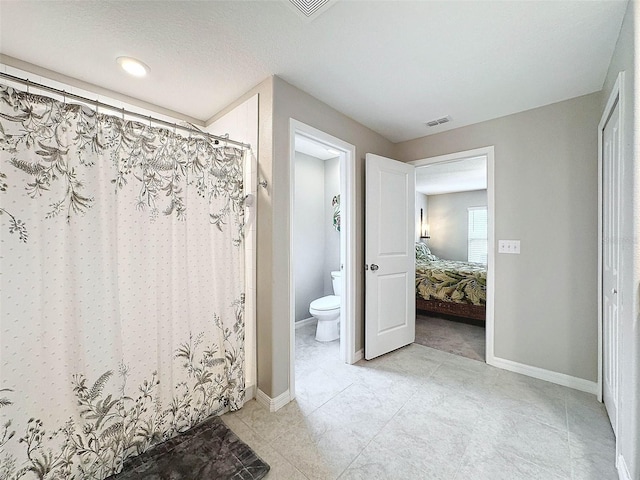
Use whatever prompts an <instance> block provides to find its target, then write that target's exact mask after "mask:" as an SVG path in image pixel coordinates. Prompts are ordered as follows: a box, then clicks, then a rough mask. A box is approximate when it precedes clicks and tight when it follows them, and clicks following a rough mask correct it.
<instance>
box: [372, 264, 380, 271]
mask: <svg viewBox="0 0 640 480" xmlns="http://www.w3.org/2000/svg"><path fill="white" fill-rule="evenodd" d="M379 268H380V267H379V266H378V265H376V264H375V263H372V264H371V271H372V272H375V271H376V270H378V269H379Z"/></svg>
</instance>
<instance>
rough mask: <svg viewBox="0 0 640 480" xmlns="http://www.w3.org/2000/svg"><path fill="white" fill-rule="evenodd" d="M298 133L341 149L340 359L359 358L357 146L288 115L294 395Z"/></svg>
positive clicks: (292, 388)
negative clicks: (357, 338)
mask: <svg viewBox="0 0 640 480" xmlns="http://www.w3.org/2000/svg"><path fill="white" fill-rule="evenodd" d="M296 135H301V136H303V137H307V138H309V139H311V140H313V141H315V142H317V143H321V144H323V145H326V146H327V147H329V148H333V149H335V150H337V151H338V152H340V247H341V250H342V252H341V260H342V261H343V262H344V263H343V265H344V268H343V269H342V270H341V271H342V281H343V283H342V287H343V292H342V296H341V299H340V311H341V313H340V359H341V360H342V361H343V362H345V363H347V364H350V365H351V364H354V363H355V362H357V361H358V360H359V357H358V353H357V352H356V324H355V319H356V302H355V299H356V222H355V213H356V211H355V201H356V163H355V159H356V147H355V145H352V144H350V143H347V142H345V141H344V140H341V139H339V138H337V137H334V136H333V135H329V134H328V133H325V132H323V131H321V130H318V129H317V128H314V127H312V126H310V125H307V124H305V123H302V122H300V121H298V120H295V119H293V118H291V119H289V212H290V215H289V245H290V246H291V248H289V324H290V334H289V392H290V396H291V400H293V399H294V398H295V364H296V362H295V358H296V356H295V354H296V350H295V349H296V331H295V273H294V252H293V249H294V245H295V243H294V235H295V228H294V225H293V212H294V211H295V210H294V208H295V173H296V172H295V155H296V154H295V152H296V144H295V138H296Z"/></svg>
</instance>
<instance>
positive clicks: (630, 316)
mask: <svg viewBox="0 0 640 480" xmlns="http://www.w3.org/2000/svg"><path fill="white" fill-rule="evenodd" d="M639 20H640V7H638V5H637V2H636V1H630V2H629V4H628V7H627V12H626V14H625V17H624V20H623V23H622V29H621V31H620V36H619V38H618V43H617V45H616V49H615V52H614V55H613V58H612V59H611V64H610V66H609V71H608V72H607V77H606V79H605V82H604V87H603V95H602V98H601V104H600V109H599V112H600V114H602V112H603V111H604V107H605V105H606V102H607V100H608V98H609V96H610V94H611V91H612V89H613V85H614V83H615V81H616V79H617V77H618V73H619V72H621V71H624V72H625V88H624V91H623V93H624V101H623V103H622V105H621V107H622V108H623V112H624V113H623V115H624V117H623V122H624V127H623V135H624V139H625V143H624V146H623V151H622V163H623V166H622V168H623V172H625V173H624V175H623V181H622V188H621V195H622V198H623V202H622V212H621V215H622V219H621V222H620V224H621V228H622V231H621V239H622V240H621V252H620V254H621V265H622V271H621V285H620V287H619V292H620V299H621V304H622V305H621V309H620V313H619V315H620V316H619V325H620V326H619V329H620V330H619V331H620V339H621V341H622V348H621V351H620V383H619V392H620V402H619V404H618V415H619V419H620V421H619V423H618V436H617V444H618V453H619V454H620V457H621V458H620V459H619V460H620V466H619V468H623V469H624V468H626V469H628V476H624V475H623V476H621V477H620V478H628V479H633V480H638V479H640V329H639V328H638V325H639V324H640V292H639V288H638V287H639V285H640V159H639V154H640V146H639V143H638V142H639V139H640V137H639V136H638V134H637V128H636V126H637V125H638V123H639V122H640V100H638V98H637V97H638V94H637V92H638V89H637V88H636V83H637V82H638V79H637V77H636V76H635V68H637V55H638V53H637V52H638V51H640V31H639V30H638V28H637V24H638V21H639ZM634 43H635V46H634ZM634 47H635V48H634ZM622 464H624V466H622Z"/></svg>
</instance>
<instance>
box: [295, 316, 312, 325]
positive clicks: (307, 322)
mask: <svg viewBox="0 0 640 480" xmlns="http://www.w3.org/2000/svg"><path fill="white" fill-rule="evenodd" d="M315 321H316V319H315V317H309V318H305V319H304V320H300V321H298V322H296V323H295V326H296V328H302V327H304V326H305V325H310V324H312V323H314V322H315Z"/></svg>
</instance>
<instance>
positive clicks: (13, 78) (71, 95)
mask: <svg viewBox="0 0 640 480" xmlns="http://www.w3.org/2000/svg"><path fill="white" fill-rule="evenodd" d="M0 77H2V78H6V79H7V80H11V81H13V82H18V83H21V84H23V85H26V86H27V91H28V88H29V86H33V87H36V88H38V89H40V90H45V91H47V92H51V93H56V94H58V95H62V96H63V97H64V98H65V99H66V98H73V99H76V100H80V101H81V102H84V103H87V104H89V105H95V106H96V109H97V108H106V109H109V110H113V111H116V112H121V113H122V115H123V116H124V115H129V116H131V117H137V118H140V119H143V120H147V121H149V122H154V123H159V124H161V125H164V126H166V127H170V128H174V129H176V128H179V129H180V130H184V131H187V132H191V133H196V134H198V135H202V136H203V137H207V138H210V139H212V140H213V142H214V143H215V144H216V145H219V144H220V142H224V143H226V144H232V145H235V146H237V147H240V148H245V149H250V148H251V145H249V144H248V143H242V142H238V141H236V140H230V139H228V138H225V137H220V136H218V135H213V134H211V133H208V132H203V131H202V130H199V129H198V128H195V126H191V127H186V126H184V125H178V124H177V123H171V122H167V121H165V120H160V119H159V118H155V117H152V116H151V115H143V114H141V113H136V112H132V111H130V110H127V109H126V108H124V107H123V108H118V107H114V106H113V105H109V104H108V103H103V102H100V101H98V100H91V99H90V98H87V97H83V96H82V95H76V94H75V93H68V92H65V91H64V90H59V89H57V88H53V87H49V86H48V85H44V84H42V83H37V82H32V81H31V80H29V79H28V78H21V77H16V76H15V75H10V74H8V73H4V72H0Z"/></svg>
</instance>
